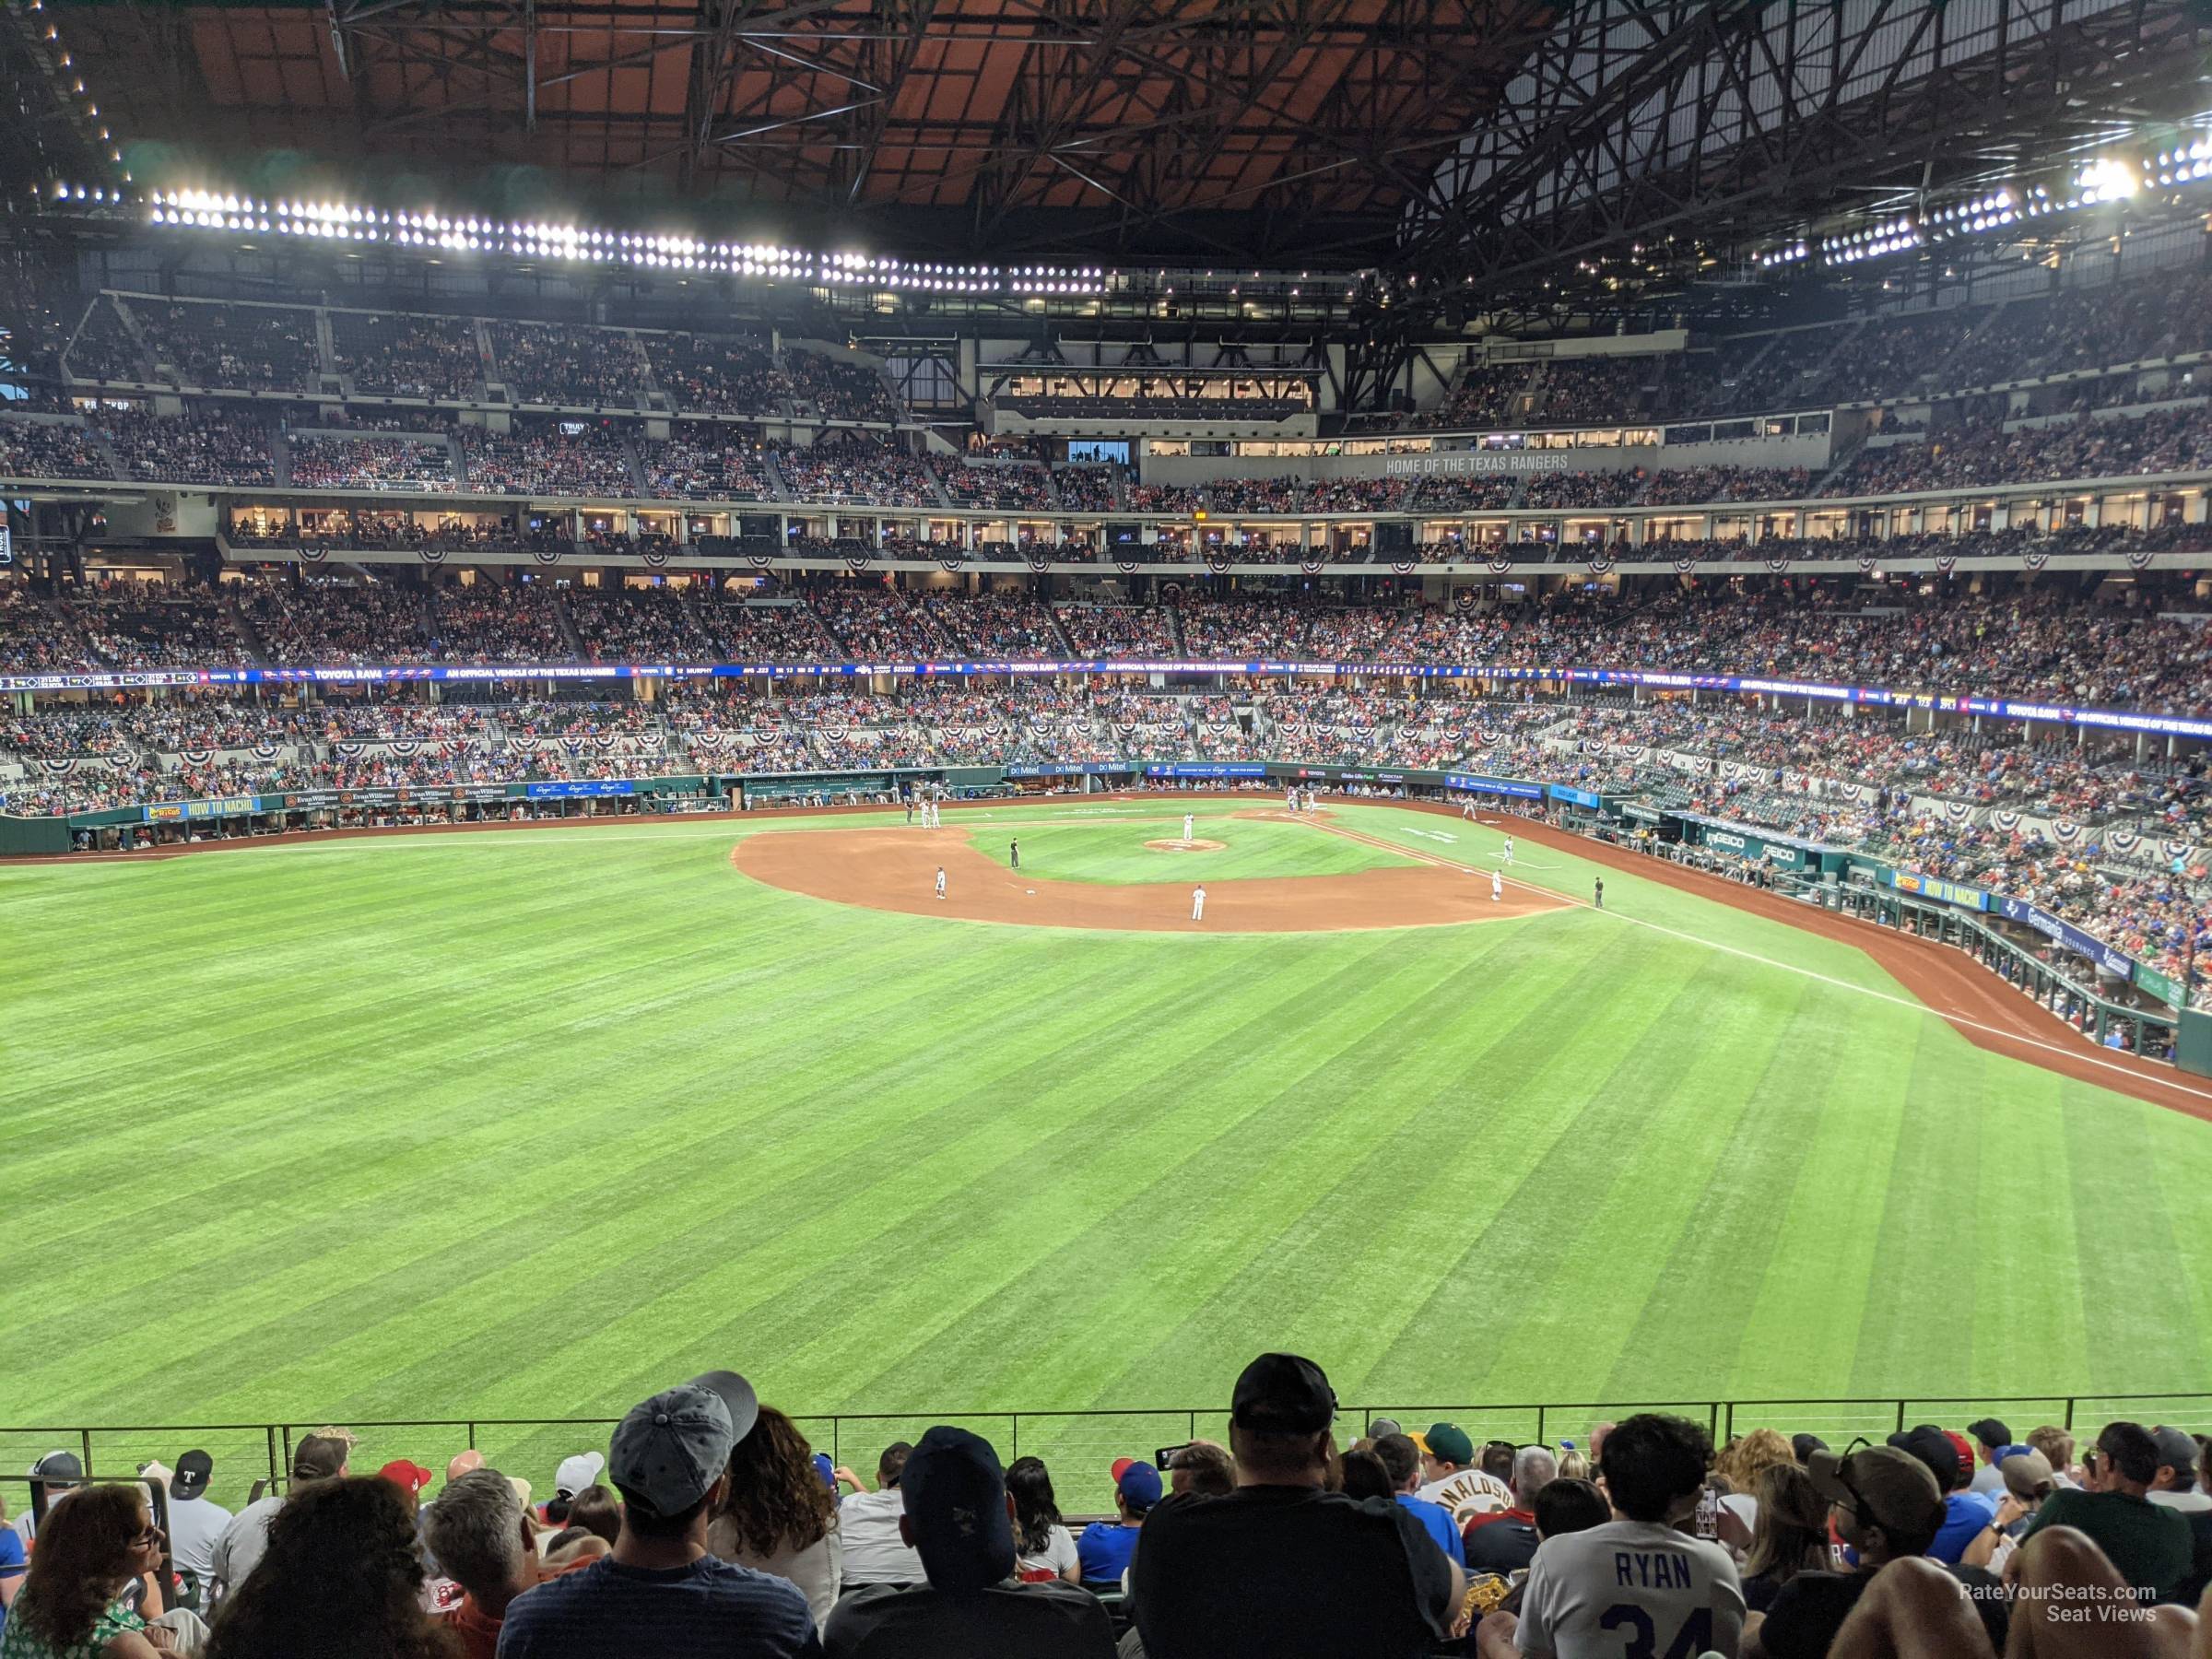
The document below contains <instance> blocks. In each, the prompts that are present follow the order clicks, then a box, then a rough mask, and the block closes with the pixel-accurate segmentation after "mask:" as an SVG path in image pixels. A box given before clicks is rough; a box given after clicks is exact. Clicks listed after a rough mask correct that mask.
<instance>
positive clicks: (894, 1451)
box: [837, 1441, 922, 1590]
mask: <svg viewBox="0 0 2212 1659" xmlns="http://www.w3.org/2000/svg"><path fill="white" fill-rule="evenodd" d="M912 1452H913V1447H912V1446H911V1445H909V1444H908V1443H907V1442H906V1441H892V1442H891V1443H890V1444H889V1445H888V1446H886V1447H885V1448H884V1449H883V1455H882V1456H881V1457H879V1458H877V1460H876V1490H874V1491H873V1492H871V1491H869V1490H868V1488H867V1485H866V1483H865V1482H864V1481H863V1480H862V1479H861V1478H860V1477H859V1476H857V1475H855V1474H854V1473H853V1471H852V1470H851V1469H846V1468H841V1469H839V1470H838V1471H837V1478H838V1479H839V1480H840V1481H841V1482H842V1483H843V1484H844V1485H846V1486H849V1487H851V1488H853V1489H852V1490H851V1491H850V1492H848V1493H846V1494H845V1497H844V1500H843V1501H842V1502H841V1503H840V1504H839V1505H838V1506H837V1530H838V1534H839V1535H840V1536H841V1538H842V1539H843V1540H844V1552H845V1578H844V1583H845V1588H846V1589H848V1590H853V1589H857V1588H859V1587H860V1586H861V1585H864V1584H918V1583H921V1582H922V1558H921V1557H920V1556H918V1555H916V1554H915V1553H914V1550H913V1546H912V1545H911V1544H909V1543H907V1542H906V1540H905V1539H904V1538H903V1537H901V1536H900V1533H899V1518H900V1516H901V1515H903V1514H905V1512H906V1499H905V1496H904V1495H903V1494H902V1493H901V1492H900V1490H899V1482H900V1477H901V1476H902V1474H903V1473H904V1471H905V1469H906V1460H907V1458H908V1456H909V1455H911V1454H912Z"/></svg>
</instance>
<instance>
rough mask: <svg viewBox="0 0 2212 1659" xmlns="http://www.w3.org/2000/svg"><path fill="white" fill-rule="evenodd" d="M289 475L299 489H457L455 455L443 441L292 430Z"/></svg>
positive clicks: (287, 446) (287, 439) (287, 441)
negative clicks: (455, 485) (454, 486)
mask: <svg viewBox="0 0 2212 1659" xmlns="http://www.w3.org/2000/svg"><path fill="white" fill-rule="evenodd" d="M285 457H286V471H287V474H288V479H289V482H290V484H291V486H292V488H295V489H378V490H398V491H404V492H413V493H427V492H434V491H440V490H450V489H452V488H453V450H452V448H451V446H449V445H448V444H447V443H445V442H444V441H442V440H429V439H423V438H408V437H400V436H397V435H394V436H390V437H382V436H376V437H371V436H353V435H342V434H339V433H335V432H324V431H312V432H300V431H295V432H289V433H288V434H286V437H285Z"/></svg>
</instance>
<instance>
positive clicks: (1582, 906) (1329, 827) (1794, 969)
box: [1313, 824, 2212, 1104]
mask: <svg viewBox="0 0 2212 1659" xmlns="http://www.w3.org/2000/svg"><path fill="white" fill-rule="evenodd" d="M1313 828H1314V829H1316V830H1322V831H1324V833H1326V834H1329V835H1341V836H1344V837H1346V838H1347V840H1350V841H1363V842H1365V843H1366V844H1368V845H1370V846H1373V847H1380V848H1382V849H1383V850H1385V851H1387V852H1392V853H1402V854H1404V855H1405V856H1406V857H1407V858H1413V859H1418V860H1419V861H1421V862H1423V863H1426V864H1432V865H1442V866H1444V867H1446V868H1449V869H1456V870H1465V871H1469V872H1472V873H1480V874H1488V871H1487V870H1483V869H1482V868H1481V866H1479V865H1471V864H1466V863H1463V862H1462V861H1461V860H1459V859H1456V858H1448V857H1446V856H1444V855H1443V854H1441V853H1430V852H1426V851H1424V850H1421V849H1418V848H1413V847H1405V846H1401V845H1399V844H1398V843H1397V842H1395V841H1384V840H1382V838H1381V837H1379V836H1373V835H1369V834H1366V833H1365V832H1363V831H1361V830H1347V829H1346V828H1344V827H1343V826H1342V825H1340V824H1315V825H1313ZM1621 873H1622V874H1632V872H1621ZM1500 874H1501V875H1502V872H1500ZM1503 879H1504V881H1505V882H1506V884H1507V885H1508V886H1510V887H1517V888H1525V889H1526V890H1528V891H1529V892H1532V893H1542V894H1544V895H1546V896H1547V897H1548V898H1552V899H1556V900H1559V902H1561V903H1562V904H1568V905H1571V906H1573V907H1574V908H1575V909H1577V910H1586V911H1594V912H1596V913H1597V914H1598V915H1601V916H1606V917H1609V918H1611V919H1612V920H1614V921H1616V922H1625V923H1627V924H1630V926H1631V927H1648V928H1649V929H1651V930H1652V932H1653V933H1658V934H1665V935H1669V936H1670V937H1673V938H1677V939H1680V940H1683V941H1684V942H1685V943H1687V944H1691V945H1701V946H1703V947H1705V948H1706V949H1708V950H1719V951H1724V952H1725V953H1726V954H1728V955H1729V956H1734V957H1741V958H1743V959H1745V960H1746V961H1749V962H1758V963H1759V964H1760V965H1761V966H1763V967H1768V968H1779V969H1781V970H1783V971H1784V972H1787V973H1795V974H1800V975H1802V976H1803V977H1805V978H1806V979H1809V980H1817V981H1818V982H1820V983H1821V984H1824V985H1834V986H1836V987H1837V988H1838V989H1839V990H1843V991H1855V992H1857V993H1858V994H1860V995H1862V996H1871V997H1873V998H1875V999H1876V1000H1877V1001H1878V1002H1886V1003H1890V1004H1893V1005H1894V1006H1898V1007H1900V1008H1911V1009H1913V1010H1916V1011H1917V1012H1919V1013H1922V1014H1927V1015H1932V1016H1934V1017H1935V1018H1937V1019H1940V1020H1943V1021H1945V1022H1946V1023H1947V1024H1949V1025H1953V1026H1957V1027H1959V1028H1960V1029H1962V1030H1971V1031H1981V1032H1983V1033H1985V1034H1986V1035H1988V1036H1991V1037H1995V1038H2000V1039H2002V1040H2003V1041H2006V1042H2017V1043H2020V1044H2023V1045H2025V1046H2026V1047H2029V1048H2035V1049H2041V1050H2042V1051H2043V1052H2044V1053H2052V1054H2059V1055H2063V1056H2064V1057H2065V1058H2066V1059H2068V1060H2071V1061H2076V1062H2081V1061H2086V1062H2088V1064H2089V1065H2094V1066H2097V1067H2099V1068H2100V1069H2101V1070H2104V1071H2109V1072H2114V1073H2117V1074H2118V1075H2119V1076H2121V1077H2128V1078H2131V1079H2133V1080H2134V1081H2136V1082H2137V1083H2144V1084H2156V1085H2157V1086H2159V1088H2171V1089H2174V1090H2176V1091H2177V1092H2179V1093H2181V1094H2185V1095H2189V1096H2192V1097H2193V1098H2194V1099H2196V1100H2205V1101H2207V1102H2212V1089H2203V1088H2193V1087H2191V1086H2190V1085H2189V1084H2186V1083H2183V1082H2178V1081H2175V1080H2173V1079H2170V1078H2166V1077H2150V1076H2146V1075H2145V1074H2144V1073H2142V1072H2139V1071H2136V1069H2135V1068H2134V1067H2132V1066H2126V1065H2120V1064H2119V1063H2118V1062H2116V1061H2112V1060H2107V1059H2106V1058H2104V1056H2103V1055H2102V1054H2100V1053H2098V1052H2097V1051H2096V1050H2095V1049H2090V1050H2089V1051H2088V1053H2084V1052H2083V1051H2082V1050H2080V1049H2077V1048H2070V1047H2068V1046H2067V1045H2066V1044H2065V1043H2060V1042H2052V1041H2048V1040H2046V1039H2044V1038H2041V1037H2030V1036H2029V1035H2027V1034H2026V1033H2025V1032H2020V1031H2010V1030H2006V1029H2005V1028H2004V1027H2002V1026H1993V1025H1989V1024H1986V1023H1985V1022H1983V1021H1982V1020H1979V1019H1975V1018H1972V1017H1971V1016H1970V1015H1966V1014H1954V1013H1948V1012H1947V1011H1946V1010H1944V1009H1942V1008H1938V1007H1936V1006H1934V1005H1933V1004H1931V1003H1927V1002H1924V1001H1922V1000H1921V999H1920V998H1919V997H1917V996H1900V995H1898V994H1896V993H1894V992H1889V991H1882V990H1877V989H1876V988H1875V987H1874V986H1872V985H1855V984H1853V983H1852V982H1851V981H1849V980H1841V979H1837V978H1836V977H1835V976H1834V975H1833V974H1828V973H1822V972H1820V971H1818V969H1813V968H1807V967H1806V966H1804V965H1803V964H1802V963H1798V962H1783V961H1777V960H1775V959H1773V958H1772V957H1765V956H1761V955H1759V952H1757V951H1756V950H1746V949H1744V948H1743V947H1741V946H1737V945H1724V944H1722V943H1721V942H1720V941H1719V940H1717V939H1708V938H1703V937H1701V936H1700V935H1697V934H1692V933H1685V932H1683V931H1682V930H1681V929H1680V928H1678V927H1669V926H1667V925H1666V924H1665V923H1661V922H1650V921H1646V920H1645V919H1644V918H1642V917H1641V916H1629V915H1623V914H1622V913H1621V912H1618V911H1609V910H1599V909H1598V907H1597V906H1596V905H1594V904H1592V903H1591V902H1590V901H1589V900H1586V899H1577V898H1574V897H1573V896H1571V894H1567V893H1555V892H1553V891H1552V889H1551V888H1543V887H1537V886H1536V885H1535V883H1533V882H1527V881H1517V880H1515V879H1514V878H1513V877H1510V876H1504V877H1503ZM1699 896H1700V895H1697V894H1691V895H1690V897H1692V898H1696V897H1699ZM1708 902H1712V903H1718V902H1721V900H1708ZM1746 913H1747V914H1750V913H1753V912H1746ZM1758 920H1760V921H1772V920H1773V918H1772V917H1766V916H1761V917H1759V918H1758ZM1779 925H1782V926H1785V927H1786V926H1788V925H1789V924H1787V923H1782V924H1779ZM1835 943H1838V944H1843V943H1846V941H1843V940H1837V941H1835ZM1852 948H1853V949H1857V948H1859V947H1856V946H1853V947H1852ZM1876 965H1877V967H1878V966H1879V965H1880V964H1879V963H1878V962H1877V964H1876ZM2133 1098H2135V1099H2136V1100H2141V1099H2142V1097H2141V1096H2140V1095H2136V1096H2135V1097H2133ZM2145 1103H2146V1104H2153V1103H2154V1102H2149V1101H2146V1102H2145Z"/></svg>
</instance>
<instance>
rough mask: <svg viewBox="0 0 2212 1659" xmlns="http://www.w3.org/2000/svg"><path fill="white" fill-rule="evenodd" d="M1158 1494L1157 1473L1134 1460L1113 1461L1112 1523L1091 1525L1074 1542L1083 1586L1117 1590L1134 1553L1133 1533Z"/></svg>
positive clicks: (1129, 1458) (1145, 1464)
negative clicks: (1113, 1517) (1081, 1572)
mask: <svg viewBox="0 0 2212 1659" xmlns="http://www.w3.org/2000/svg"><path fill="white" fill-rule="evenodd" d="M1159 1494H1160V1485H1159V1470H1158V1469H1155V1468H1154V1467H1153V1466H1152V1465H1150V1464H1148V1463H1143V1462H1140V1461H1139V1460H1137V1459H1136V1458H1134V1457H1118V1458H1116V1459H1114V1463H1113V1510H1114V1515H1115V1519H1113V1520H1112V1521H1093V1522H1092V1523H1091V1524H1089V1525H1088V1526H1087V1527H1085V1528H1084V1529H1083V1535H1082V1536H1081V1537H1079V1538H1077V1540H1076V1559H1077V1563H1078V1564H1079V1565H1080V1566H1081V1567H1082V1569H1083V1582H1084V1583H1086V1584H1088V1585H1090V1586H1091V1587H1092V1588H1093V1589H1100V1590H1104V1589H1115V1590H1118V1589H1120V1588H1121V1584H1122V1574H1123V1573H1124V1572H1126V1571H1129V1558H1130V1556H1131V1555H1132V1554H1134V1553H1135V1549H1136V1534H1137V1529H1138V1528H1139V1527H1141V1526H1143V1525H1144V1524H1145V1517H1146V1516H1147V1515H1148V1514H1149V1513H1151V1512H1152V1506H1153V1505H1154V1504H1156V1503H1158V1502H1159Z"/></svg>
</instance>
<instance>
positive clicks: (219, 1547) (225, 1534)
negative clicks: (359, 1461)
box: [207, 1430, 353, 1604]
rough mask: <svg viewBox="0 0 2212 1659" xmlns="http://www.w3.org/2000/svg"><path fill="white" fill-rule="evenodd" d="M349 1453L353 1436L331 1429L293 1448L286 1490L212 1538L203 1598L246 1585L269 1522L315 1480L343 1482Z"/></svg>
mask: <svg viewBox="0 0 2212 1659" xmlns="http://www.w3.org/2000/svg"><path fill="white" fill-rule="evenodd" d="M352 1454H353V1441H352V1440H351V1438H350V1437H348V1436H347V1435H345V1434H342V1433H339V1432H337V1431H335V1430H333V1431H332V1432H330V1433H327V1434H310V1435H308V1436H306V1437H305V1438H303V1439H302V1440H301V1441H300V1443H299V1444H298V1445H297V1446H294V1447H293V1448H292V1475H291V1479H290V1480H289V1481H288V1482H287V1483H286V1486H285V1489H284V1490H283V1491H281V1492H272V1493H271V1494H270V1495H269V1496H268V1497H266V1498H260V1499H256V1500H254V1501H253V1502H252V1503H249V1504H247V1505H246V1507H245V1508H244V1509H242V1510H240V1511H239V1512H238V1513H237V1514H235V1515H233V1516H231V1517H230V1521H229V1524H228V1525H226V1526H225V1527H224V1528H223V1530H222V1533H221V1534H220V1535H218V1537H217V1538H216V1541H215V1548H214V1550H213V1551H212V1552H211V1559H210V1560H209V1563H208V1565H209V1571H210V1574H211V1579H210V1583H209V1585H208V1593H207V1599H208V1601H209V1602H210V1603H211V1604H212V1603H215V1602H218V1601H220V1600H221V1599H222V1598H223V1597H224V1596H226V1595H228V1594H229V1593H230V1592H231V1591H233V1590H235V1589H237V1588H238V1587H239V1585H241V1584H242V1583H245V1582H246V1575H247V1574H248V1573H250V1572H252V1571H253V1568H254V1564H255V1563H256V1562H258V1561H259V1560H260V1559H261V1558H262V1557H263V1555H265V1553H266V1552H267V1550H268V1547H269V1524H270V1523H271V1522H272V1521H274V1520H276V1519H277V1511H278V1510H280V1509H282V1508H283V1507H284V1504H285V1502H286V1500H288V1499H289V1498H291V1497H292V1496H293V1495H294V1494H296V1493H299V1492H303V1491H305V1490H306V1489H307V1488H309V1487H311V1486H312V1485H313V1484H314V1483H315V1482H317V1481H319V1480H339V1479H343V1478H344V1477H345V1476H346V1475H347V1472H348V1460H349V1459H350V1458H351V1456H352Z"/></svg>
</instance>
